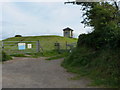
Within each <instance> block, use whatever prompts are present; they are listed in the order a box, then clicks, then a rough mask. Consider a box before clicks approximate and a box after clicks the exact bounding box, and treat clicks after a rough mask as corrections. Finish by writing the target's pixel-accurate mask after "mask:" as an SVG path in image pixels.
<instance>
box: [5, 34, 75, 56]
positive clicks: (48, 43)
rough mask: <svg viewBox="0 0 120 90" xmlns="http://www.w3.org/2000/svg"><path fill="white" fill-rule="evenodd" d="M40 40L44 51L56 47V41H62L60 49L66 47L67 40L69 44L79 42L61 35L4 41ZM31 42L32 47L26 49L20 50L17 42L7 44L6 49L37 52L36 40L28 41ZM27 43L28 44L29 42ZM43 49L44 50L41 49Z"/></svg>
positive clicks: (15, 38)
mask: <svg viewBox="0 0 120 90" xmlns="http://www.w3.org/2000/svg"><path fill="white" fill-rule="evenodd" d="M38 40H39V41H40V46H41V47H42V49H43V51H44V52H47V51H48V52H49V51H51V50H54V49H55V46H54V44H55V43H56V42H58V43H60V49H66V42H67V43H68V44H71V43H74V42H77V39H76V38H66V37H61V36H28V37H11V38H8V39H5V40H3V41H38ZM28 43H29V44H33V48H32V49H26V50H21V51H19V50H18V47H17V44H16V45H5V51H7V52H9V53H11V54H13V53H18V52H20V53H24V52H27V53H31V52H32V53H36V42H28ZM28 43H27V44H28ZM5 44H15V42H5ZM41 51H42V50H41Z"/></svg>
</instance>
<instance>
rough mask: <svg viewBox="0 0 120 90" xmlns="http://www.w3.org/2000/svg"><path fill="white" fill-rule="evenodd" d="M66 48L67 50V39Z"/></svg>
mask: <svg viewBox="0 0 120 90" xmlns="http://www.w3.org/2000/svg"><path fill="white" fill-rule="evenodd" d="M66 50H67V41H66Z"/></svg>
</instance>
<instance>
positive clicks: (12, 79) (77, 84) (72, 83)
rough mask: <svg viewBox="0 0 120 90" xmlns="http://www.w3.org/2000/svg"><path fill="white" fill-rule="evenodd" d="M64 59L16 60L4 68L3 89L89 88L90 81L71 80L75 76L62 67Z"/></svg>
mask: <svg viewBox="0 0 120 90" xmlns="http://www.w3.org/2000/svg"><path fill="white" fill-rule="evenodd" d="M62 60H63V59H59V60H52V61H47V60H45V58H37V59H36V58H14V60H12V61H9V62H5V63H4V64H3V68H2V75H3V77H2V79H3V83H2V84H3V85H2V86H3V88H87V87H89V86H88V84H89V83H90V81H89V80H86V79H83V78H82V79H80V80H71V79H70V78H71V77H74V76H75V74H72V73H68V72H66V70H65V69H64V68H63V67H61V66H60V64H61V62H62Z"/></svg>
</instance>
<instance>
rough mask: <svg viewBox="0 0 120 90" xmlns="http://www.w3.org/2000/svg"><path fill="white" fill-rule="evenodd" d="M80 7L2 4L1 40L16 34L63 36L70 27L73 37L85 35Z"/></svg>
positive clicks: (60, 4)
mask: <svg viewBox="0 0 120 90" xmlns="http://www.w3.org/2000/svg"><path fill="white" fill-rule="evenodd" d="M80 8H81V7H80V6H77V5H75V6H74V5H64V3H61V2H58V3H48V2H47V3H35V2H25V3H18V2H17V3H13V2H12V3H4V4H3V20H2V23H3V25H2V26H3V38H8V37H13V36H15V35H16V34H20V35H23V36H35V35H37V36H39V35H60V36H62V35H63V31H62V30H63V29H64V28H66V27H70V28H72V29H73V30H74V36H75V37H78V35H79V34H81V33H87V32H88V29H89V28H87V29H86V28H84V25H83V24H81V23H80V22H81V21H82V12H81V11H80Z"/></svg>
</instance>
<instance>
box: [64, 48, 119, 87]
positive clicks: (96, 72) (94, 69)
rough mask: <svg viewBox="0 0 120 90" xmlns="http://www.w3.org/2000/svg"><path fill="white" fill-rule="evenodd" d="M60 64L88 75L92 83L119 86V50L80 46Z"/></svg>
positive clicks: (75, 71)
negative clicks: (96, 49)
mask: <svg viewBox="0 0 120 90" xmlns="http://www.w3.org/2000/svg"><path fill="white" fill-rule="evenodd" d="M62 66H64V67H65V68H67V70H68V71H70V72H74V73H78V74H79V75H82V76H87V77H90V78H91V79H93V80H94V82H93V83H92V85H102V86H105V87H120V86H119V81H120V70H119V68H120V50H110V49H103V50H100V51H95V50H93V49H91V48H87V47H85V46H81V47H79V48H76V49H75V50H74V51H73V52H72V53H71V55H70V56H69V57H67V58H66V59H65V60H64V62H63V63H62Z"/></svg>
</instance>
